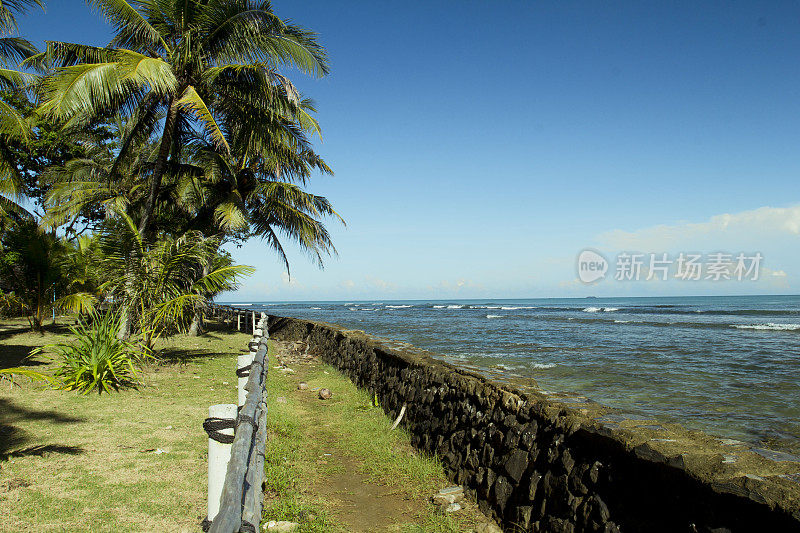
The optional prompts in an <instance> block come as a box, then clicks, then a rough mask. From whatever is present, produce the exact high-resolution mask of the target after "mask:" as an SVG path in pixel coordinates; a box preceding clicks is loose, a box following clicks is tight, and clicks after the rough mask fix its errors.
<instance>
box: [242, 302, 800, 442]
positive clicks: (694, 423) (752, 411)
mask: <svg viewBox="0 0 800 533" xmlns="http://www.w3.org/2000/svg"><path fill="white" fill-rule="evenodd" d="M244 303H247V304H250V305H249V306H248V308H250V309H266V310H267V311H268V312H270V313H272V314H276V315H281V316H291V317H298V318H306V319H311V320H318V321H324V322H330V323H334V324H339V325H341V326H344V327H347V328H350V329H360V330H364V331H366V332H367V333H370V334H373V335H376V336H380V337H386V338H389V339H393V340H398V341H404V342H408V343H411V344H413V345H415V346H418V347H420V348H424V349H427V350H430V351H432V352H436V353H438V354H440V355H441V357H442V358H443V359H445V360H447V361H448V362H450V363H453V364H457V365H463V366H467V367H470V368H473V369H476V370H478V371H481V372H484V373H486V374H489V375H492V376H494V377H502V376H509V377H526V378H533V379H535V381H536V383H537V384H538V386H539V387H540V388H541V389H543V390H544V391H547V392H551V393H554V392H569V393H576V394H580V395H583V396H585V397H587V398H589V399H591V400H593V401H596V402H599V403H602V404H605V405H608V406H610V407H615V408H618V409H621V410H624V411H626V412H629V413H632V414H635V415H638V416H644V417H652V418H655V419H657V420H661V421H664V422H677V423H680V424H682V425H684V426H686V427H688V428H691V429H699V430H703V431H706V432H708V433H711V434H716V435H719V436H723V437H728V438H734V439H739V440H744V441H747V442H751V443H753V444H756V445H759V446H764V447H769V448H772V449H777V450H783V451H787V452H791V453H798V452H800V296H746V297H691V298H687V297H681V298H602V299H599V298H598V299H594V298H586V299H522V300H442V301H433V300H431V301H388V300H386V301H368V302H364V301H360V302H359V301H348V302H299V303H298V302H292V303H286V302H274V303H269V302H244Z"/></svg>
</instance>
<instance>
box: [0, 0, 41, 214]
mask: <svg viewBox="0 0 800 533" xmlns="http://www.w3.org/2000/svg"><path fill="white" fill-rule="evenodd" d="M33 6H38V7H43V3H42V1H41V0H0V91H14V92H17V91H22V89H23V87H24V86H25V85H26V83H27V82H28V81H29V80H30V76H29V75H27V74H25V73H23V72H20V71H19V70H17V69H16V64H17V62H19V61H21V60H23V59H25V58H28V57H30V56H32V55H33V54H35V53H36V52H37V50H36V47H34V46H33V44H31V43H30V41H27V40H26V39H23V38H21V37H19V36H17V34H18V32H19V26H18V25H17V16H18V15H20V14H22V13H24V12H25V10H26V9H27V8H29V7H33ZM29 133H30V126H29V124H28V121H27V120H26V118H25V117H24V116H23V114H22V113H21V112H20V111H19V110H18V109H17V108H16V107H15V106H14V105H13V104H12V103H10V102H9V101H7V100H6V99H5V98H2V97H0V216H5V215H7V214H13V215H16V216H17V218H20V217H21V218H32V217H31V215H30V213H28V212H27V211H26V210H25V209H23V208H22V207H21V206H20V205H19V204H18V203H17V201H18V200H19V199H20V198H21V197H22V191H23V183H22V179H21V178H20V176H19V175H18V173H17V171H16V169H15V168H14V165H13V163H12V162H11V160H10V157H9V154H8V151H7V149H6V146H7V144H8V143H9V142H10V141H22V142H25V141H26V140H27V139H28V136H29Z"/></svg>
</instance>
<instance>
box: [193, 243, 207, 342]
mask: <svg viewBox="0 0 800 533" xmlns="http://www.w3.org/2000/svg"><path fill="white" fill-rule="evenodd" d="M211 261H213V256H212V257H209V258H208V259H207V261H205V262H204V263H203V277H205V276H208V274H209V272H211ZM204 314H205V308H204V307H195V309H194V316H193V317H192V325H191V326H189V336H190V337H199V336H200V335H202V334H203V333H205V332H204V331H203V317H204Z"/></svg>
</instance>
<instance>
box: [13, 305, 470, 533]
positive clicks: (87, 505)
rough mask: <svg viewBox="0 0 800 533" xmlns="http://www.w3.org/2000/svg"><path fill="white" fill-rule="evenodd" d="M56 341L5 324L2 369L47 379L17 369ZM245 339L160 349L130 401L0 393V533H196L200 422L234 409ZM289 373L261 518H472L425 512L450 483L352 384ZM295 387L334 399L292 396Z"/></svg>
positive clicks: (200, 496)
mask: <svg viewBox="0 0 800 533" xmlns="http://www.w3.org/2000/svg"><path fill="white" fill-rule="evenodd" d="M65 338H66V331H65V329H64V328H55V329H51V330H48V331H47V332H45V334H44V335H39V334H37V333H31V332H29V331H27V329H26V328H25V326H24V324H23V322H21V321H2V322H0V368H9V367H15V366H19V365H20V364H22V365H23V366H26V367H27V368H32V369H35V370H38V371H42V372H45V373H50V374H52V372H53V370H54V368H53V367H52V366H51V365H50V364H48V363H47V362H46V360H45V359H44V358H39V359H36V358H34V359H33V360H27V361H25V360H23V358H24V357H25V356H26V355H27V354H28V353H29V352H30V350H31V349H32V348H33V347H36V346H41V345H44V344H50V343H54V342H58V341H62V340H65ZM248 340H249V336H247V335H245V334H240V333H231V332H222V331H213V332H211V333H210V334H208V335H206V336H203V337H199V338H190V337H186V336H175V337H172V338H168V339H163V340H161V341H160V344H159V345H158V346H157V348H158V349H159V350H160V351H161V354H160V355H161V356H162V358H163V361H162V362H161V363H160V364H158V365H149V366H148V367H146V368H145V369H144V371H143V372H142V375H141V376H140V377H141V379H142V382H143V383H142V386H140V387H139V389H138V390H123V391H121V392H114V393H111V394H103V395H102V396H101V395H98V394H89V395H87V396H82V395H80V394H77V393H76V392H67V391H63V390H53V389H48V388H47V387H46V385H44V384H43V383H36V382H30V381H28V380H25V379H22V378H20V379H17V380H16V384H15V386H14V388H13V390H12V389H10V387H9V382H8V381H2V382H0V531H14V532H17V531H37V532H38V531H159V532H161V531H170V532H181V531H186V532H189V531H199V530H200V529H199V524H200V521H201V520H202V518H203V517H205V514H206V474H207V462H206V461H207V437H206V435H205V433H204V432H203V430H202V426H201V425H202V421H203V419H204V418H205V417H206V416H208V407H209V406H210V405H212V404H216V403H235V402H236V386H235V385H236V383H235V381H236V377H235V373H234V369H235V366H236V355H238V354H239V353H241V352H243V351H244V350H245V349H246V346H247V341H248ZM293 368H295V370H296V373H295V374H286V373H283V372H281V371H280V370H277V369H274V368H270V373H269V379H268V388H269V390H268V394H269V396H268V405H269V415H268V421H269V434H268V439H269V440H268V443H267V461H266V466H265V470H266V481H267V494H266V499H265V519H266V520H291V521H296V522H300V523H301V531H305V532H327V531H332V532H333V531H350V530H358V529H360V530H365V531H367V530H368V531H387V530H393V531H426V532H428V531H429V532H455V531H465V530H469V529H471V527H472V526H473V525H474V524H475V522H476V521H477V520H479V519H480V515H479V514H478V511H477V509H475V508H474V506H469V505H468V506H467V507H466V509H465V510H463V511H461V512H459V513H458V515H456V516H445V515H443V514H440V513H439V512H438V511H436V510H435V509H434V507H433V506H432V505H431V504H430V503H429V497H430V495H431V494H432V493H433V492H435V491H436V490H438V489H440V488H442V487H444V486H446V485H448V484H449V483H448V482H447V481H446V479H445V478H444V475H443V473H442V469H441V467H440V465H439V464H438V463H437V462H436V461H435V460H433V459H432V458H429V457H425V456H422V455H420V454H418V453H417V452H415V451H414V450H413V448H412V447H411V446H410V443H409V439H408V436H407V435H406V434H404V433H403V432H402V430H395V431H389V427H390V426H391V422H392V421H391V420H389V419H388V418H386V416H385V415H384V414H383V412H382V411H381V410H380V409H379V408H374V407H372V405H371V402H370V399H369V398H368V397H367V395H366V394H364V393H363V392H361V391H359V390H357V389H356V388H355V386H353V384H352V383H351V382H350V381H349V380H347V379H346V378H345V377H343V376H342V375H340V374H338V373H336V372H335V371H334V370H333V369H331V368H328V367H325V366H322V365H318V364H316V365H298V366H296V367H293ZM301 379H302V380H305V381H307V382H308V383H309V384H310V386H311V388H317V387H327V388H330V389H331V390H332V391H333V394H334V396H333V398H331V399H330V400H327V401H322V400H318V399H317V398H316V393H315V392H312V391H310V390H309V391H298V390H296V388H297V382H298V381H300V380H301ZM279 397H282V398H286V402H285V403H279V402H278V401H277V398H279ZM156 449H162V450H166V451H167V452H168V453H164V454H156V453H154V450H156ZM326 453H330V454H331V455H325V454H326ZM365 495H367V496H369V498H368V499H366V500H365V499H364V496H365ZM367 504H372V505H373V508H368V506H367V507H364V505H367Z"/></svg>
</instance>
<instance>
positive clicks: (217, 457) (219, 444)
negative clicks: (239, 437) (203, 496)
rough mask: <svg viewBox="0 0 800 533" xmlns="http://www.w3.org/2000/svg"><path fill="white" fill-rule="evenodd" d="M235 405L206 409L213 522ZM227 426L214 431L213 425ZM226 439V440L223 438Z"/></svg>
mask: <svg viewBox="0 0 800 533" xmlns="http://www.w3.org/2000/svg"><path fill="white" fill-rule="evenodd" d="M236 415H237V409H236V405H234V404H232V403H230V404H219V405H212V406H211V407H209V408H208V420H207V421H206V424H204V428H205V429H206V432H207V433H208V517H207V520H208V521H209V522H213V521H214V518H216V516H217V513H219V504H220V498H221V497H222V488H223V487H224V485H225V473H226V472H227V471H228V461H230V458H231V444H232V439H233V426H234V424H235V423H236ZM215 422H216V423H218V424H219V425H227V426H230V427H225V428H223V429H214V423H215ZM225 437H228V438H225Z"/></svg>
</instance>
